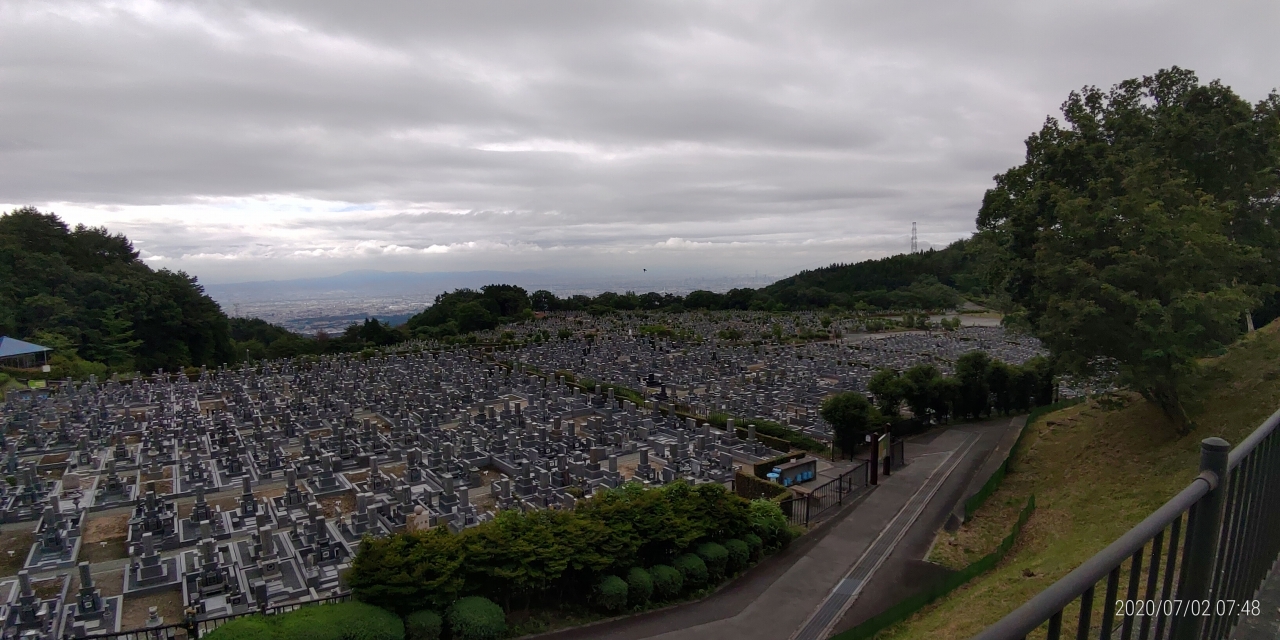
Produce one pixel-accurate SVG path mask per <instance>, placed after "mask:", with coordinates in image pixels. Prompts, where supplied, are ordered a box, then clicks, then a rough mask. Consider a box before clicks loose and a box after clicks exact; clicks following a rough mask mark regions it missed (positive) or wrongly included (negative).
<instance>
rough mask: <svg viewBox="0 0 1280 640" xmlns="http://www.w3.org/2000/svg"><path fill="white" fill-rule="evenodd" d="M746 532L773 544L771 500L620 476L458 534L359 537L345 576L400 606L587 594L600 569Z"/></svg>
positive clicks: (370, 597)
mask: <svg viewBox="0 0 1280 640" xmlns="http://www.w3.org/2000/svg"><path fill="white" fill-rule="evenodd" d="M779 528H781V532H779ZM747 533H756V534H757V535H759V536H760V537H761V538H763V539H764V540H765V541H766V542H765V544H766V545H772V546H770V547H769V548H776V547H777V546H780V545H779V544H778V541H779V540H780V539H781V538H782V536H784V535H786V533H787V532H786V519H785V518H784V517H783V515H782V511H781V510H780V509H779V508H778V505H776V504H771V503H768V502H757V503H752V502H748V501H746V500H744V499H742V498H739V497H738V496H735V495H733V494H731V493H729V492H728V491H727V490H726V489H725V488H724V487H723V486H722V485H720V484H717V483H707V484H701V485H698V486H696V487H693V486H690V485H688V484H686V483H683V482H676V483H673V484H669V485H666V486H663V487H658V488H645V487H643V486H642V485H640V484H638V483H627V484H624V485H623V486H621V487H619V488H616V489H610V490H608V491H605V492H603V493H601V494H598V495H596V496H593V497H592V498H590V499H587V500H583V501H581V502H579V503H578V506H577V507H576V508H575V509H573V510H570V511H563V510H559V509H541V510H536V511H529V512H520V511H516V510H505V511H502V512H500V513H499V514H498V515H497V517H496V518H494V519H493V520H491V521H488V522H484V523H481V524H480V525H477V526H475V527H470V528H467V529H464V530H463V531H462V532H460V533H457V534H454V533H450V532H449V531H448V530H447V529H446V528H445V527H439V528H436V529H433V530H431V531H428V532H414V533H399V534H395V535H391V536H387V537H384V538H366V539H365V540H363V541H362V542H361V543H360V549H359V552H358V553H357V554H356V557H355V560H354V561H353V563H352V568H351V571H350V573H349V574H348V576H347V580H348V584H350V585H351V588H352V590H353V591H354V592H355V594H356V596H357V597H358V598H359V599H360V600H362V601H365V602H369V603H371V604H377V605H380V606H384V607H386V608H388V609H392V610H394V611H396V612H398V613H401V614H408V613H410V612H413V611H418V610H422V609H430V610H436V611H439V610H442V609H444V608H445V607H448V606H449V604H450V603H452V602H453V601H454V600H456V599H457V598H459V597H460V596H462V595H479V596H485V597H487V598H489V599H491V600H494V601H495V602H498V603H501V604H503V605H505V607H506V608H508V609H510V608H512V607H513V606H519V607H524V606H532V605H537V604H543V605H547V606H559V605H560V604H562V603H565V602H578V603H583V604H585V603H587V602H589V600H590V598H591V595H592V593H593V591H594V588H595V586H596V585H597V583H598V582H599V580H600V579H601V578H602V577H603V576H605V575H610V574H612V575H625V573H626V572H627V571H629V570H630V568H631V567H636V566H653V565H656V564H665V563H669V562H671V559H672V558H675V557H677V556H679V555H681V554H684V553H688V552H689V551H690V550H692V549H693V548H694V546H695V545H696V544H698V543H701V542H704V541H708V540H727V539H729V538H739V537H742V536H743V535H745V534H747ZM786 539H787V540H789V536H788V537H787V538H786ZM784 543H785V541H784ZM513 566H518V567H520V571H518V572H515V573H514V574H513V573H512V571H511V567H513Z"/></svg>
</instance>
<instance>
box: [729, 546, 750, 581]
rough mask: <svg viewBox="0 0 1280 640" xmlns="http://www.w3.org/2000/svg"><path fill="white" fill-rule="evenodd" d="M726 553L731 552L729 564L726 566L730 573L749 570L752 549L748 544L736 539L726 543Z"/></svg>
mask: <svg viewBox="0 0 1280 640" xmlns="http://www.w3.org/2000/svg"><path fill="white" fill-rule="evenodd" d="M724 548H725V551H728V552H729V562H728V564H727V565H725V569H726V570H727V571H728V572H729V573H737V572H739V571H742V570H743V569H746V568H747V565H748V564H750V562H751V548H750V547H748V546H747V543H746V542H743V541H742V540H738V539H737V538H734V539H733V540H728V541H726V542H725V543H724Z"/></svg>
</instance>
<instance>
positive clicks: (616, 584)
mask: <svg viewBox="0 0 1280 640" xmlns="http://www.w3.org/2000/svg"><path fill="white" fill-rule="evenodd" d="M628 588H629V587H628V585H627V583H626V581H625V580H623V579H622V578H619V577H618V576H605V577H604V578H602V579H601V580H600V584H597V585H596V604H598V605H600V608H602V609H604V610H605V611H609V612H614V611H622V610H623V609H624V608H625V607H626V606H627V589H628Z"/></svg>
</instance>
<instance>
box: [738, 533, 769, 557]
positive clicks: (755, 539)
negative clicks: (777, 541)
mask: <svg viewBox="0 0 1280 640" xmlns="http://www.w3.org/2000/svg"><path fill="white" fill-rule="evenodd" d="M742 541H743V542H746V543H747V549H749V550H750V551H751V559H752V560H756V559H759V558H760V554H762V553H764V541H763V540H761V539H760V536H758V535H756V534H754V533H748V534H747V535H745V536H742Z"/></svg>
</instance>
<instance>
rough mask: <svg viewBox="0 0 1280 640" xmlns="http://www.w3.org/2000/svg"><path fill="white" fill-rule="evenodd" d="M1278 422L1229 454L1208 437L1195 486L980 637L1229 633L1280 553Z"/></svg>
mask: <svg viewBox="0 0 1280 640" xmlns="http://www.w3.org/2000/svg"><path fill="white" fill-rule="evenodd" d="M1278 425H1280V411H1277V412H1276V413H1274V414H1272V416H1271V417H1270V418H1268V419H1267V420H1266V421H1265V422H1263V423H1262V426H1260V427H1258V429H1257V430H1255V431H1254V432H1253V433H1252V434H1250V435H1249V437H1247V438H1245V440H1244V442H1241V443H1240V445H1239V446H1237V447H1236V448H1235V449H1234V450H1230V452H1229V453H1228V450H1229V449H1230V445H1229V444H1228V443H1227V441H1225V440H1223V439H1221V438H1206V439H1205V440H1204V441H1203V442H1202V443H1201V448H1200V475H1199V476H1198V477H1197V478H1196V479H1195V480H1193V481H1192V482H1191V484H1190V485H1189V486H1188V487H1187V488H1185V489H1183V490H1182V492H1181V493H1179V494H1178V495H1176V496H1174V497H1173V499H1172V500H1169V501H1168V502H1166V503H1165V504H1164V506H1162V507H1160V508H1159V509H1157V510H1156V511H1155V512H1154V513H1152V514H1151V515H1149V516H1147V518H1146V519H1145V520H1143V521H1142V522H1140V523H1138V525H1137V526H1135V527H1134V528H1132V529H1130V530H1129V531H1128V532H1127V533H1125V534H1124V535H1123V536H1121V537H1120V538H1119V539H1118V540H1116V541H1115V542H1113V543H1111V545H1110V546H1108V547H1107V548H1106V549H1103V550H1102V551H1101V552H1099V553H1098V554H1097V555H1095V556H1093V557H1092V558H1090V559H1089V560H1087V561H1085V563H1084V564H1082V565H1080V566H1079V567H1078V568H1076V569H1075V570H1074V571H1072V572H1071V573H1069V574H1067V575H1066V576H1065V577H1063V578H1062V579H1061V580H1058V581H1057V582H1055V583H1054V584H1052V585H1050V586H1049V587H1048V588H1047V589H1045V590H1044V591H1042V592H1040V593H1039V594H1038V595H1036V596H1035V597H1034V598H1032V599H1031V600H1030V601H1028V602H1027V603H1026V604H1024V605H1022V606H1021V607H1019V608H1018V609H1017V610H1015V611H1013V612H1012V613H1010V614H1009V615H1007V616H1005V617H1004V618H1003V619H1001V620H1000V621H999V622H997V623H995V624H994V625H992V626H990V627H987V628H986V629H985V630H984V631H983V632H982V633H980V634H978V635H977V636H975V640H1014V639H1017V638H1026V637H1028V636H1033V637H1037V638H1039V637H1044V638H1047V639H1048V640H1057V639H1058V638H1061V637H1062V634H1063V627H1064V625H1067V633H1074V635H1075V637H1076V638H1077V639H1080V640H1083V639H1086V638H1102V639H1106V640H1110V639H1112V638H1117V637H1118V638H1120V640H1130V639H1131V638H1139V639H1141V640H1147V639H1156V640H1165V639H1166V638H1168V639H1172V640H1222V639H1224V638H1226V637H1228V635H1229V634H1230V633H1231V631H1232V629H1233V628H1234V627H1235V625H1236V622H1237V621H1238V620H1239V618H1240V615H1241V614H1242V613H1252V614H1254V615H1256V611H1255V609H1256V607H1257V604H1256V602H1257V601H1256V600H1254V599H1253V598H1254V597H1255V595H1256V594H1257V592H1258V588H1259V586H1260V585H1261V584H1262V581H1263V580H1264V579H1265V578H1266V575H1267V571H1268V570H1269V568H1270V567H1271V565H1272V563H1273V562H1274V560H1275V558H1276V556H1277V554H1280V428H1278ZM1100 594H1101V595H1102V602H1101V603H1098V602H1097V598H1098V596H1099V595H1100ZM1098 604H1101V615H1095V610H1096V609H1097V605H1098Z"/></svg>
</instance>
